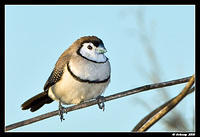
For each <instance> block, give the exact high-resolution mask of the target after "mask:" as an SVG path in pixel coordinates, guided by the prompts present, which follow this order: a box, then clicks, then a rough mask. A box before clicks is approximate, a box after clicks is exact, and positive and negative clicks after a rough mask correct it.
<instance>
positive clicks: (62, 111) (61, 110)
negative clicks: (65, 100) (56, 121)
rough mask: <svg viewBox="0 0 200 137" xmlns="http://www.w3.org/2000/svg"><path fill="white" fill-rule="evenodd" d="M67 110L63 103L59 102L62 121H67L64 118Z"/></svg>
mask: <svg viewBox="0 0 200 137" xmlns="http://www.w3.org/2000/svg"><path fill="white" fill-rule="evenodd" d="M64 109H65V108H64V107H63V106H62V105H61V101H59V115H60V120H61V122H62V120H65V119H64V117H63V114H64V113H65V110H64Z"/></svg>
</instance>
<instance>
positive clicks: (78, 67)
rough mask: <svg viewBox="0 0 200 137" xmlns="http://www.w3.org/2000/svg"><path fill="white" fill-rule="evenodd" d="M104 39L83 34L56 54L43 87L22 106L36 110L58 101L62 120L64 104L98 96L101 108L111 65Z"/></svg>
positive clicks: (101, 107) (80, 101)
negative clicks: (54, 61) (106, 54)
mask: <svg viewBox="0 0 200 137" xmlns="http://www.w3.org/2000/svg"><path fill="white" fill-rule="evenodd" d="M106 52H107V50H106V48H105V46H104V43H103V41H102V40H101V39H100V38H98V37H97V36H83V37H80V38H79V39H77V40H76V41H75V42H73V43H72V45H71V46H69V48H68V49H66V50H65V51H64V52H63V53H62V54H61V56H60V57H59V58H58V60H57V62H56V64H55V66H54V69H53V71H52V72H51V74H50V76H49V78H48V79H47V81H46V83H45V85H44V88H43V91H42V92H41V93H39V94H37V95H35V96H33V97H32V98H30V99H28V100H27V101H25V102H24V103H23V104H22V105H21V108H22V110H29V109H30V111H31V112H35V111H37V110H38V109H40V108H41V107H42V106H43V105H45V104H50V103H52V102H53V101H58V102H59V105H58V108H59V115H60V119H61V121H62V120H64V118H63V113H64V111H63V110H64V107H63V106H62V104H64V105H70V104H75V105H76V104H80V103H82V102H85V101H88V100H91V99H97V101H98V106H99V108H100V109H103V110H104V107H105V105H104V97H103V96H102V93H103V92H104V91H105V89H106V88H107V86H108V85H109V83H110V77H111V76H110V75H111V66H110V62H109V59H108V58H107V57H106V56H105V53H106Z"/></svg>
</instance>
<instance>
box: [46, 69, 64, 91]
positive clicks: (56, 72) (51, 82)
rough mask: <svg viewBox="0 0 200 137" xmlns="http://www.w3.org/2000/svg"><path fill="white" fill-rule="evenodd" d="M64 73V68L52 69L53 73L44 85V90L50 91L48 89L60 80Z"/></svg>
mask: <svg viewBox="0 0 200 137" xmlns="http://www.w3.org/2000/svg"><path fill="white" fill-rule="evenodd" d="M62 74H63V69H56V68H54V70H53V71H52V73H51V75H50V76H49V78H48V80H47V81H46V83H45V85H44V91H48V89H49V88H50V87H51V86H53V85H54V84H55V83H56V82H58V81H59V80H60V79H61V77H62Z"/></svg>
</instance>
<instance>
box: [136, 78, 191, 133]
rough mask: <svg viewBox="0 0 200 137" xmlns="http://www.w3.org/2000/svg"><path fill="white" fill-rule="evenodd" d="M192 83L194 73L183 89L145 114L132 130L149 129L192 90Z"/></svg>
mask: <svg viewBox="0 0 200 137" xmlns="http://www.w3.org/2000/svg"><path fill="white" fill-rule="evenodd" d="M193 83H194V75H193V76H192V77H191V79H190V80H189V82H188V83H187V85H186V86H185V87H184V89H183V90H182V91H181V93H179V94H178V95H177V96H176V97H174V98H172V99H170V100H169V101H167V102H166V103H164V104H163V105H161V106H160V107H158V108H157V109H155V110H154V111H152V112H151V113H150V114H148V115H147V116H145V117H144V118H143V119H142V120H141V121H140V122H139V123H138V124H137V125H136V126H135V128H134V129H133V130H132V131H137V132H143V131H146V130H147V129H149V128H150V127H151V126H152V125H153V124H155V123H156V122H157V121H158V120H159V119H161V118H162V117H163V116H164V115H166V114H167V113H168V112H169V111H170V110H172V109H173V108H174V107H175V106H176V105H177V104H178V103H179V102H180V101H181V100H182V99H183V98H184V97H185V96H186V95H188V94H190V93H192V92H193V91H194V87H193V88H191V87H192V85H193Z"/></svg>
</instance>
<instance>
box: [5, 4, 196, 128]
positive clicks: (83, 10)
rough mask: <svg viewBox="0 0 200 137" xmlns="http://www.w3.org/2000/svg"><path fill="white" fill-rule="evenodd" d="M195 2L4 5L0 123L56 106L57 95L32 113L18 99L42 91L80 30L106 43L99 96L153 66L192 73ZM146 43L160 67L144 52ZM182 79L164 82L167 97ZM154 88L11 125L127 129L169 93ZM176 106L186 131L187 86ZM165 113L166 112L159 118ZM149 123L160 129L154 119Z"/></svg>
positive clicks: (136, 81)
mask: <svg viewBox="0 0 200 137" xmlns="http://www.w3.org/2000/svg"><path fill="white" fill-rule="evenodd" d="M194 10H195V7H194V6H192V5H190V6H187V5H181V6H179V5H176V6H172V5H169V6H168V5H165V6H162V5H159V6H154V5H148V6H139V5H135V6H130V5H129V6H128V5H121V6H114V5H109V6H108V5H107V6H106V5H101V6H97V5H90V6H87V5H85V6H83V5H56V6H53V5H52V6H50V5H35V6H33V5H21V6H20V5H6V6H5V56H6V58H5V62H6V66H5V99H6V100H5V101H6V102H5V124H6V125H9V124H12V123H15V122H18V121H22V120H26V119H29V118H32V117H34V116H38V115H41V114H44V113H46V112H51V111H54V110H56V109H57V108H58V102H56V101H54V102H53V103H51V104H49V105H45V106H44V107H42V108H41V109H40V110H38V111H36V112H34V113H31V112H30V111H22V110H21V108H20V106H21V104H22V103H23V102H24V101H26V100H27V99H29V98H30V97H32V96H34V95H36V94H38V93H39V92H42V89H43V86H44V84H45V82H46V80H47V78H48V77H49V75H50V73H51V71H52V70H53V68H54V65H55V63H56V61H57V59H58V58H59V56H60V55H61V54H62V52H63V51H64V50H65V49H67V48H68V47H69V46H70V45H71V44H72V43H73V42H74V41H75V40H76V39H78V38H79V37H82V36H87V35H96V36H98V37H99V38H101V39H102V40H103V42H104V45H105V47H106V49H107V51H108V52H107V53H106V55H107V57H108V58H109V60H110V63H111V69H112V70H111V83H110V85H109V86H108V88H107V89H106V91H105V93H104V94H103V95H104V96H108V95H111V94H115V93H118V92H121V91H124V90H128V89H133V88H136V87H139V86H142V85H145V84H151V83H153V81H152V80H150V76H151V74H152V73H156V75H158V76H159V78H160V81H168V80H173V79H178V78H182V77H187V76H190V75H192V74H194V72H195V69H194V68H195V67H194V66H195V63H194V62H195V58H194V56H195V52H194V50H195V48H194V42H195V35H194V33H195V31H194V30H195V25H194V16H195V14H194ZM145 38H146V39H145ZM149 46H151V47H152V49H153V53H154V55H155V58H154V60H155V59H156V62H158V66H159V69H156V67H155V64H152V58H151V56H148V53H149V52H148V51H149V50H147V49H148V47H149ZM153 62H155V61H153ZM183 87H184V84H181V85H176V86H172V87H167V88H164V89H165V90H166V91H167V93H168V95H169V99H170V98H172V97H174V96H176V95H177V94H178V93H179V92H180V91H181V90H182V88H183ZM161 92H163V91H162V90H151V91H147V92H144V93H139V94H134V95H132V96H127V97H123V98H120V99H117V100H113V101H109V102H106V103H105V105H106V106H105V111H104V112H102V110H100V109H99V108H98V106H97V105H95V106H91V107H88V108H84V109H81V110H77V111H73V112H70V113H68V114H67V115H64V117H65V121H63V122H62V123H61V122H60V119H59V116H55V117H51V118H48V119H46V120H42V121H40V122H36V123H33V124H30V125H27V126H23V127H20V128H17V129H15V130H12V131H15V132H19V131H20V132H21V131H25V132H28V131H31V132H37V131H46V132H49V131H52V132H59V131H63V132H70V131H73V132H76V131H83V132H87V131H98V132H103V131H111V132H112V131H117V132H118V131H127V132H128V131H130V130H131V129H132V128H133V127H134V126H135V125H136V124H137V123H138V122H139V121H140V120H141V119H142V118H143V117H144V116H145V115H147V114H148V113H149V112H151V111H152V110H153V109H155V108H156V107H158V106H160V105H161V104H162V103H164V102H165V101H167V100H168V99H166V98H163V97H162V94H161ZM141 100H143V102H145V103H146V104H148V105H149V108H147V107H146V106H144V103H142V101H141ZM66 107H67V106H66ZM176 111H177V112H179V113H180V114H181V116H182V117H183V118H184V119H185V120H186V122H187V127H188V130H189V131H192V130H193V124H192V118H193V117H194V93H192V94H191V95H189V96H187V97H186V98H185V99H184V100H183V101H182V102H181V103H180V104H179V105H178V106H177V107H176ZM168 116H170V114H167V115H166V116H165V117H164V118H166V119H167V117H168ZM149 131H167V129H166V127H165V126H164V124H163V122H162V120H160V121H159V122H157V124H155V125H154V126H152V127H151V128H150V129H149Z"/></svg>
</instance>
